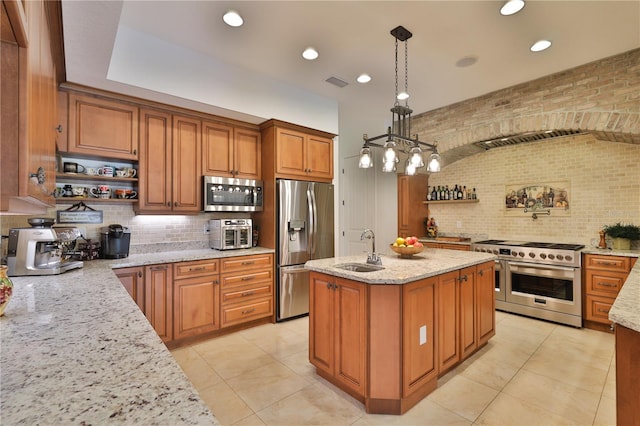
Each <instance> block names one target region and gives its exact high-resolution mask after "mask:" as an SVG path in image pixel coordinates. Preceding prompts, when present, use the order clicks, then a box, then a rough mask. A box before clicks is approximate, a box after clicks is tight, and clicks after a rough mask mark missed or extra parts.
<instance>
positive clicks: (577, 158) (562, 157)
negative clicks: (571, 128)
mask: <svg viewBox="0 0 640 426" xmlns="http://www.w3.org/2000/svg"><path fill="white" fill-rule="evenodd" d="M639 158H640V145H633V144H625V143H619V142H609V141H600V140H597V139H595V137H594V136H592V135H578V136H567V137H563V138H557V139H551V140H544V141H538V142H528V143H524V144H519V145H513V146H506V147H502V148H495V149H491V150H489V151H486V152H484V153H481V154H477V155H474V156H472V157H468V158H466V159H463V160H460V161H457V162H455V163H453V164H451V165H449V166H446V167H444V168H443V170H442V172H440V173H435V174H431V175H430V176H429V185H436V186H437V185H449V187H451V186H452V185H456V184H461V185H466V186H467V188H473V187H475V188H476V191H477V193H478V199H479V200H480V202H479V203H477V204H451V205H442V204H432V205H430V212H431V216H433V217H435V218H436V221H437V222H438V225H439V230H440V231H441V232H445V233H451V234H460V233H463V234H465V233H467V234H470V235H485V236H486V237H488V238H509V239H526V240H540V241H558V242H566V243H582V244H586V245H589V244H591V242H592V240H594V239H597V238H598V231H600V230H601V229H602V227H603V225H606V224H612V223H615V222H618V221H621V222H632V223H635V224H637V225H640V161H638V159H639ZM556 181H568V182H569V183H570V188H571V193H570V201H571V209H570V216H561V215H554V214H553V212H552V214H551V216H546V215H539V216H538V219H536V220H534V219H532V217H531V214H524V213H523V214H522V215H521V216H516V217H514V216H512V215H511V214H509V215H507V213H506V212H505V208H504V195H505V193H504V192H505V186H506V185H508V184H517V183H523V184H527V183H531V184H535V183H545V182H556ZM458 222H461V228H458V227H457V225H458ZM637 243H638V242H636V244H637ZM596 244H597V241H596Z"/></svg>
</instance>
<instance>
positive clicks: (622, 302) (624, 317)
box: [582, 249, 640, 333]
mask: <svg viewBox="0 0 640 426" xmlns="http://www.w3.org/2000/svg"><path fill="white" fill-rule="evenodd" d="M582 252H583V253H587V254H601V255H610V256H627V257H640V250H624V251H623V250H603V249H584V250H582ZM609 319H610V320H611V321H613V322H614V323H616V324H620V325H623V326H625V327H627V328H630V329H631V330H634V331H637V332H639V333H640V260H638V261H636V264H635V266H634V267H633V268H632V269H631V272H630V273H629V276H628V277H627V280H626V281H625V282H624V285H623V286H622V289H621V290H620V293H618V297H617V298H616V300H615V302H613V306H611V310H610V311H609Z"/></svg>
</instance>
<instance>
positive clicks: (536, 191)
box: [504, 181, 571, 216]
mask: <svg viewBox="0 0 640 426" xmlns="http://www.w3.org/2000/svg"><path fill="white" fill-rule="evenodd" d="M570 195H571V187H570V183H569V182H568V181H558V182H544V183H527V184H510V185H506V187H505V195H504V207H505V213H506V214H509V215H521V214H523V213H535V212H547V211H549V212H550V214H552V215H556V214H561V215H565V216H568V215H569V214H570V211H571V197H570Z"/></svg>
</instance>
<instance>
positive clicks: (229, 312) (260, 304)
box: [221, 297, 273, 327]
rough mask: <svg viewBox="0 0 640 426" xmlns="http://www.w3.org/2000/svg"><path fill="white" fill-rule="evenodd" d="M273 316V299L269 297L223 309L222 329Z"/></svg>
mask: <svg viewBox="0 0 640 426" xmlns="http://www.w3.org/2000/svg"><path fill="white" fill-rule="evenodd" d="M272 314H273V299H272V298H271V297H267V298H264V299H260V300H256V301H253V302H251V303H246V304H243V305H234V306H228V307H223V308H222V321H221V326H222V327H228V326H230V325H234V324H240V323H243V322H246V321H252V320H255V319H258V318H263V317H268V316H270V315H272Z"/></svg>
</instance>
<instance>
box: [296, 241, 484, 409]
mask: <svg viewBox="0 0 640 426" xmlns="http://www.w3.org/2000/svg"><path fill="white" fill-rule="evenodd" d="M494 259H495V256H494V255H491V254H488V253H477V252H466V251H457V250H444V249H427V250H425V251H424V252H422V253H420V254H418V255H415V256H414V257H412V258H410V259H404V258H399V257H397V256H383V257H382V266H383V267H384V269H382V270H378V271H372V272H354V271H350V270H346V269H343V268H342V267H341V265H344V264H353V263H358V264H364V263H365V257H364V256H349V257H338V258H329V259H318V260H312V261H309V262H307V263H306V265H305V267H306V268H307V269H309V270H311V274H310V290H309V291H310V297H309V360H310V362H311V363H312V364H313V365H314V366H315V367H316V371H317V373H318V374H319V375H320V376H322V377H323V378H325V379H326V380H328V381H329V382H331V383H333V384H334V385H336V386H337V387H339V388H340V389H342V390H344V391H346V392H347V393H349V394H351V395H352V396H353V397H355V398H356V399H358V400H359V401H360V402H362V403H363V404H364V405H365V408H366V411H367V412H368V413H376V414H403V413H405V412H406V411H407V410H408V409H410V408H411V407H413V406H414V405H415V404H417V403H418V402H419V401H420V400H422V399H423V398H424V397H425V396H426V395H428V394H429V393H430V392H432V391H433V390H434V389H435V388H436V387H437V380H438V377H440V376H442V375H443V374H445V373H446V372H448V371H450V370H451V369H452V368H454V367H455V366H456V365H458V364H459V363H461V362H462V361H463V360H465V359H466V358H468V357H469V356H470V355H471V354H472V353H474V352H475V351H477V350H478V349H479V348H480V347H482V346H484V345H485V344H486V343H487V342H488V340H489V339H490V338H491V337H492V336H493V335H494V334H495V298H494V276H495V274H494Z"/></svg>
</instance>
